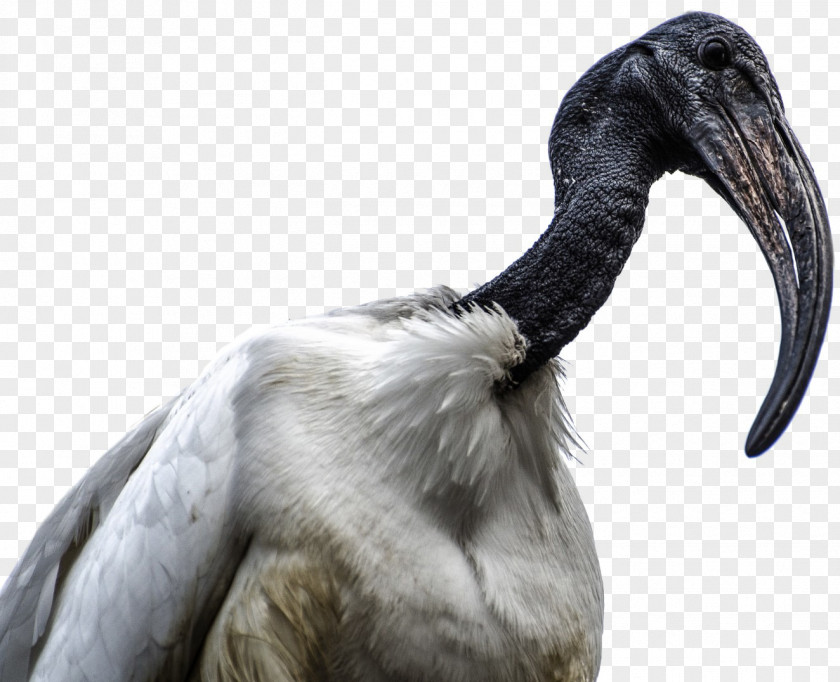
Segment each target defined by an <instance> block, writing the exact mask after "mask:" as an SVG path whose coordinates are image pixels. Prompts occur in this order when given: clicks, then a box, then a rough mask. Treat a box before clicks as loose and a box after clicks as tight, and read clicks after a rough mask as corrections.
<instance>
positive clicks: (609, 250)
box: [458, 12, 781, 384]
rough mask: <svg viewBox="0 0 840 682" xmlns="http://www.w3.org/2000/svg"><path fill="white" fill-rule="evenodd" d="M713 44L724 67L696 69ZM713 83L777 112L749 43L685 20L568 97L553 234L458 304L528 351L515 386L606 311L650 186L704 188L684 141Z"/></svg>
mask: <svg viewBox="0 0 840 682" xmlns="http://www.w3.org/2000/svg"><path fill="white" fill-rule="evenodd" d="M714 35H722V36H725V38H726V40H727V42H728V43H729V44H730V45H731V46H732V47H733V48H734V50H733V52H734V54H733V63H732V65H731V66H732V68H729V69H725V70H715V69H710V68H708V67H707V66H704V65H703V64H702V62H701V60H700V58H699V56H698V44H700V43H701V42H703V41H704V40H706V39H707V38H708V37H711V36H714ZM723 79H729V81H730V83H732V82H734V85H735V88H734V89H736V90H737V89H739V88H740V89H743V90H752V91H754V92H755V93H756V94H757V95H758V96H760V97H762V98H770V99H773V100H774V101H778V102H779V103H780V101H781V100H780V97H779V94H778V87H777V86H776V83H775V81H774V80H773V77H772V75H771V74H770V71H769V67H768V65H767V61H766V59H765V57H764V55H763V53H762V52H761V50H760V49H759V48H758V47H757V46H756V45H755V43H754V41H753V40H752V38H751V37H750V36H749V35H748V34H747V33H746V32H745V31H744V30H743V29H741V28H740V27H738V26H736V25H735V24H732V23H731V22H729V21H727V20H726V19H723V18H722V17H719V16H716V15H712V14H706V13H701V12H695V13H690V14H685V15H682V16H680V17H677V18H675V19H672V20H671V21H668V22H665V23H664V24H661V25H659V26H657V27H656V28H655V29H653V30H652V31H650V32H648V33H647V34H645V35H644V36H642V37H641V38H639V39H638V40H637V41H634V42H633V43H630V44H629V45H627V46H625V47H623V48H620V49H618V50H616V51H615V52H612V53H611V54H609V55H607V56H606V57H604V58H603V59H602V60H600V61H599V62H598V63H596V64H595V65H594V66H593V67H592V68H591V69H589V71H587V72H586V73H585V74H584V75H583V76H582V77H581V78H580V80H579V81H578V82H577V83H576V84H575V85H574V86H573V87H572V89H571V90H569V92H568V93H567V95H566V97H565V98H564V99H563V102H562V104H561V106H560V109H559V111H558V112H557V116H556V117H555V119H554V125H553V126H552V130H551V135H550V138H549V145H548V147H549V159H550V162H551V169H552V174H553V176H554V183H555V213H554V217H553V219H552V221H551V224H550V225H549V227H548V229H547V230H546V231H545V232H544V233H543V234H542V236H541V237H540V238H539V239H538V240H537V242H536V243H535V244H534V246H533V247H532V248H531V249H530V250H529V251H528V252H527V253H526V254H525V255H523V256H522V257H521V258H520V259H519V260H517V261H516V262H515V263H514V264H513V265H511V266H510V267H509V268H508V269H507V270H505V271H504V272H503V273H501V274H500V275H499V276H498V277H496V278H495V279H493V280H492V281H490V282H488V283H487V284H485V285H483V286H481V287H479V288H478V289H476V290H475V291H473V292H471V293H469V294H468V295H467V296H465V297H464V298H463V299H462V300H461V301H460V302H459V304H458V305H459V306H468V305H471V304H477V305H479V306H482V307H486V308H492V307H493V305H494V304H498V305H499V306H501V307H502V308H503V309H504V310H505V311H506V312H507V314H508V315H510V316H511V317H512V318H513V319H514V320H515V321H516V322H517V325H518V327H519V330H520V332H521V333H522V334H523V336H524V337H525V338H526V340H527V342H528V350H527V354H526V359H525V361H524V362H523V363H522V364H520V365H519V366H517V367H516V368H514V369H513V371H512V378H513V381H514V384H515V383H518V382H521V381H522V380H524V379H525V378H527V376H528V375H529V374H531V373H532V372H533V371H534V370H535V369H537V368H539V367H540V366H542V365H543V364H544V363H546V362H547V361H548V360H549V359H551V358H553V357H554V356H556V355H557V354H558V353H559V352H560V350H561V349H562V348H563V346H565V345H566V344H567V343H569V342H570V341H571V340H572V339H574V338H575V336H577V334H578V332H579V331H580V330H581V329H583V328H584V327H585V326H586V325H587V324H588V322H589V320H590V319H591V317H592V315H593V314H594V313H595V311H597V310H598V309H599V308H600V307H601V306H602V305H603V304H604V303H605V302H606V300H607V298H608V297H609V295H610V292H611V291H612V288H613V286H614V284H615V280H616V278H617V277H618V275H619V273H620V272H621V270H622V268H623V267H624V264H625V262H626V261H627V258H628V257H629V256H630V251H631V249H632V247H633V245H634V244H635V243H636V240H637V239H638V238H639V235H640V234H641V230H642V227H643V225H644V217H645V209H646V207H647V201H648V194H649V191H650V187H651V185H652V184H653V183H654V182H655V181H656V180H657V179H658V178H659V177H661V175H662V174H663V173H665V172H673V171H675V170H682V171H684V172H687V173H690V174H694V175H698V176H700V177H703V178H704V179H706V180H707V181H711V182H710V184H712V183H713V182H714V177H713V176H711V175H710V173H709V172H708V169H707V168H706V167H705V166H704V165H703V163H701V161H700V159H699V157H698V156H697V154H696V153H695V151H694V150H693V149H692V146H691V144H690V140H689V139H688V136H689V135H690V130H691V127H692V123H693V122H694V121H696V120H698V118H700V117H703V116H709V115H715V111H714V109H715V107H714V104H713V102H714V100H715V97H716V95H717V94H719V93H720V91H721V89H722V88H721V83H722V81H723ZM779 106H781V105H780V104H779ZM713 186H714V185H713ZM716 189H717V188H716ZM725 198H726V197H725Z"/></svg>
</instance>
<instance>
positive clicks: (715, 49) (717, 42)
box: [697, 38, 729, 70]
mask: <svg viewBox="0 0 840 682" xmlns="http://www.w3.org/2000/svg"><path fill="white" fill-rule="evenodd" d="M697 56H698V57H700V62H701V63H702V64H703V66H705V67H706V68H709V69H715V70H717V69H722V68H724V67H726V66H729V46H728V45H727V44H726V43H725V42H723V40H721V39H720V38H710V39H709V40H707V41H706V42H704V43H701V44H700V47H699V48H698V49H697Z"/></svg>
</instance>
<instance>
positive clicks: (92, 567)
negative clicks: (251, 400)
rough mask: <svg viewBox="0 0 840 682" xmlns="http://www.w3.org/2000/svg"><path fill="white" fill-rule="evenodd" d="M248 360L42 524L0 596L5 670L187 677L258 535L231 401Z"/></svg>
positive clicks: (33, 675) (142, 430)
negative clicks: (243, 484) (243, 496)
mask: <svg viewBox="0 0 840 682" xmlns="http://www.w3.org/2000/svg"><path fill="white" fill-rule="evenodd" d="M247 362H248V361H247V357H246V354H245V353H243V352H242V349H241V348H239V349H237V348H236V347H234V348H233V349H232V350H231V351H229V352H228V353H227V354H224V355H222V356H221V357H219V358H218V359H217V360H216V361H215V362H214V363H213V364H212V365H211V366H210V367H209V368H208V369H207V370H206V371H205V373H204V374H203V375H202V377H201V378H200V379H199V380H198V381H196V382H195V383H194V384H193V386H192V387H191V388H190V389H188V391H186V392H185V393H184V394H183V395H182V396H181V397H180V398H178V399H176V400H175V401H173V403H170V405H168V406H166V407H165V408H163V409H161V410H159V411H157V412H154V413H152V414H150V415H149V416H148V417H146V419H145V420H144V421H143V422H142V423H141V424H140V425H139V426H138V427H137V428H135V429H134V431H132V432H131V433H129V434H128V435H127V436H126V437H125V438H124V439H123V440H122V441H120V442H119V443H118V444H117V445H116V446H115V447H114V448H113V449H112V450H110V451H109V452H108V453H106V454H105V455H104V456H103V457H102V458H101V459H100V460H99V462H97V463H96V464H95V465H94V466H93V467H92V468H91V470H90V471H89V472H88V474H87V475H86V476H85V477H84V478H83V479H82V481H80V482H79V484H78V485H77V486H76V487H75V488H73V490H71V491H70V493H68V495H67V496H66V497H65V498H64V500H62V502H61V503H60V504H59V505H58V506H57V507H56V509H55V511H53V513H52V514H51V515H50V517H49V518H48V519H47V520H46V521H45V522H44V523H43V524H42V525H41V527H40V528H39V529H38V532H37V533H36V535H35V538H34V539H33V541H32V543H31V545H30V546H29V548H28V549H27V551H26V552H25V554H24V556H23V558H22V559H21V561H20V562H19V563H18V565H17V566H16V567H15V569H14V570H13V572H12V575H11V576H10V578H9V581H8V583H7V584H6V585H5V587H4V590H3V592H2V594H0V679H3V680H6V679H9V680H11V679H15V680H18V679H20V680H24V679H33V680H41V679H43V680H54V679H66V676H67V674H68V672H69V671H72V674H73V675H74V676H76V677H77V678H79V679H89V680H100V679H101V680H117V679H158V678H161V679H172V680H177V679H183V678H185V677H186V676H187V674H188V673H189V670H190V667H191V666H192V663H193V659H194V658H195V656H196V654H197V652H198V648H199V647H200V645H201V643H202V641H203V638H204V635H205V633H206V631H207V630H208V629H209V627H210V625H211V623H212V620H213V618H214V617H215V614H216V612H217V610H218V608H219V606H220V604H221V601H222V599H223V598H224V595H225V594H226V592H227V589H228V586H229V584H230V581H231V580H232V579H233V575H234V573H235V571H236V567H237V565H238V564H239V561H240V558H241V556H242V553H243V552H244V548H245V543H246V542H247V540H246V538H243V537H241V536H240V535H241V534H237V533H236V532H234V529H233V526H234V523H235V520H234V516H235V514H234V510H233V509H232V507H233V505H232V504H231V500H232V496H231V493H232V486H233V484H234V481H235V455H236V437H235V428H234V413H233V409H232V406H231V402H230V395H231V391H232V390H233V388H234V387H235V386H236V385H237V382H238V380H239V379H240V377H241V375H242V372H243V371H244V368H245V367H246V366H247ZM161 676H163V677H161Z"/></svg>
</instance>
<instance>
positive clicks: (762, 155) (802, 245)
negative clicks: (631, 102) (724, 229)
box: [692, 88, 833, 457]
mask: <svg viewBox="0 0 840 682" xmlns="http://www.w3.org/2000/svg"><path fill="white" fill-rule="evenodd" d="M762 90H764V93H766V92H767V90H766V89H764V88H762ZM764 93H762V95H763V96H759V94H758V93H755V92H749V93H744V92H740V93H738V94H737V95H734V96H726V93H723V96H722V97H721V100H722V101H720V102H719V103H718V106H716V107H715V109H716V111H715V112H714V114H711V113H710V115H709V116H707V117H705V118H704V119H702V120H701V121H699V122H698V123H697V125H696V126H695V127H694V129H693V131H692V133H693V135H692V136H693V140H692V144H693V146H694V148H695V150H696V151H697V152H698V154H699V155H700V157H701V159H702V161H703V163H704V165H705V169H703V170H701V171H700V172H698V173H697V175H700V176H701V177H702V178H703V179H704V180H706V182H708V183H709V184H710V185H711V186H712V188H713V189H714V190H715V191H716V192H717V193H718V194H720V195H721V196H722V197H723V198H724V199H725V200H726V201H727V203H729V205H730V206H731V207H732V208H733V210H734V211H735V212H736V213H737V214H738V215H739V216H740V218H741V219H742V220H743V221H744V222H745V223H746V224H747V227H748V228H749V229H750V232H751V233H752V235H753V237H754V238H755V240H756V241H757V242H758V245H759V247H760V248H761V251H762V252H763V253H764V257H765V259H766V260H767V264H768V265H769V266H770V270H771V271H772V273H773V279H774V282H775V285H776V292H777V294H778V298H779V305H780V306H781V318H782V341H781V345H780V348H779V356H778V359H777V362H776V373H775V376H774V377H773V382H772V384H771V385H770V390H769V391H768V393H767V397H766V398H765V399H764V403H763V404H762V406H761V409H760V410H759V412H758V415H757V416H756V418H755V421H754V422H753V426H752V429H751V430H750V433H749V436H748V437H747V443H746V447H745V450H746V453H747V455H749V456H750V457H755V456H757V455H760V454H762V453H763V452H765V451H766V450H767V449H768V448H770V446H771V445H773V443H774V442H775V441H776V439H777V438H778V437H779V436H780V435H781V434H782V432H783V431H784V430H785V428H787V425H788V424H789V423H790V421H791V419H792V418H793V415H794V414H795V413H796V410H797V408H798V407H799V403H800V402H801V400H802V397H803V396H804V395H805V391H806V389H807V388H808V382H809V381H810V379H811V375H812V373H813V371H814V366H815V365H816V363H817V359H818V357H819V352H820V347H821V346H822V342H823V338H824V337H825V330H826V325H827V324H828V315H829V310H830V308H831V290H832V271H833V250H832V245H831V233H830V232H829V225H828V217H827V215H826V209H825V203H824V202H823V198H822V195H821V194H820V189H819V187H818V186H817V181H816V178H815V177H814V171H813V169H812V168H811V164H810V163H809V161H808V158H807V157H806V156H805V153H804V152H803V151H802V147H801V146H800V144H799V141H798V140H797V139H796V136H795V135H794V134H793V131H792V130H791V128H790V125H789V124H788V122H787V120H786V119H785V115H784V111H783V109H782V105H781V101H780V100H779V98H778V97H776V96H774V95H770V94H764Z"/></svg>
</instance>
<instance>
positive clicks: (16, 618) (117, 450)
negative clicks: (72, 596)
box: [0, 405, 170, 680]
mask: <svg viewBox="0 0 840 682" xmlns="http://www.w3.org/2000/svg"><path fill="white" fill-rule="evenodd" d="M169 408H170V405H167V406H166V407H164V408H161V409H159V410H156V411H155V412H152V413H151V414H149V415H148V416H147V417H146V418H145V419H144V420H143V421H142V422H141V423H140V424H139V425H138V426H137V427H135V429H134V430H133V431H131V432H129V433H128V434H127V435H126V436H125V437H124V438H123V439H122V440H120V442H119V443H117V444H116V445H115V446H114V447H113V448H111V450H109V451H108V452H107V453H106V454H105V455H103V456H102V457H101V458H100V459H99V461H98V462H96V464H94V466H93V467H91V469H90V471H89V472H88V473H87V474H86V475H85V477H84V478H83V479H82V480H81V481H80V482H79V483H78V484H77V485H76V486H75V487H74V488H73V489H72V490H70V492H69V493H68V494H67V495H66V496H65V497H64V499H62V501H61V502H60V503H59V504H58V506H57V507H56V508H55V510H54V511H53V512H52V513H51V514H50V516H49V517H48V518H47V519H46V520H45V521H44V522H43V523H42V524H41V526H40V527H39V528H38V531H37V532H36V533H35V537H34V538H33V539H32V542H31V543H30V545H29V547H28V548H27V550H26V552H24V554H23V556H22V557H21V559H20V561H19V562H18V563H17V565H16V566H15V567H14V569H13V570H12V573H11V575H10V576H9V578H8V580H7V582H6V584H5V585H4V587H3V591H2V592H0V679H3V680H23V679H26V676H27V674H28V670H29V658H30V652H31V650H32V648H33V646H34V645H35V644H36V643H37V641H38V639H39V638H40V637H41V635H42V634H43V633H44V629H45V627H46V625H47V621H48V619H49V615H50V612H51V609H52V605H53V596H54V592H55V587H56V578H57V577H58V574H59V566H60V565H61V564H62V562H63V561H64V560H66V559H67V558H70V556H71V555H72V554H73V552H72V550H74V549H76V548H78V547H80V546H82V545H83V544H84V543H85V542H86V540H87V538H88V537H89V535H90V533H91V532H92V530H93V528H92V527H91V526H92V524H94V523H95V517H96V516H97V515H98V514H97V512H96V511H95V510H97V509H101V508H103V507H105V508H108V507H110V506H111V505H112V504H113V501H114V500H115V499H116V497H117V495H118V494H119V492H120V491H121V490H122V488H123V486H124V485H125V482H126V481H127V480H128V477H129V476H130V475H131V472H132V471H134V469H135V468H136V467H137V465H138V464H139V463H140V461H141V460H142V459H143V457H144V456H145V454H146V453H147V452H148V450H149V447H150V446H151V444H152V442H153V441H154V438H155V435H156V434H157V431H158V428H159V427H160V425H161V424H162V423H163V421H164V420H165V419H166V417H167V414H168V412H169Z"/></svg>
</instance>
